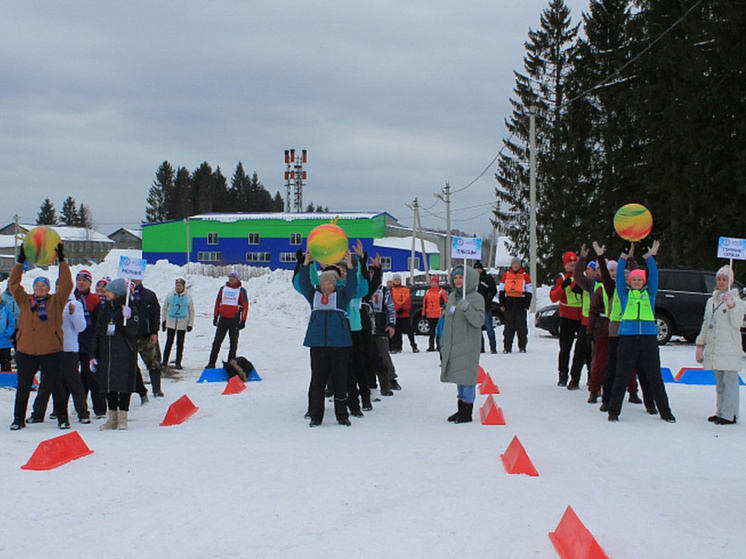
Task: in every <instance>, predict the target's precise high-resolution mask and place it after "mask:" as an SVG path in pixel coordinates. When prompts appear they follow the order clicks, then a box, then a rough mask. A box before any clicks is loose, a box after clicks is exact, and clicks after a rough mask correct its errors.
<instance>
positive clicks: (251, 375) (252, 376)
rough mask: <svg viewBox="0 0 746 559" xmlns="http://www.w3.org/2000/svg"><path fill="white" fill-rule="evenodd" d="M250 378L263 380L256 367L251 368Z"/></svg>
mask: <svg viewBox="0 0 746 559" xmlns="http://www.w3.org/2000/svg"><path fill="white" fill-rule="evenodd" d="M248 380H262V378H261V377H260V376H259V373H257V372H256V369H251V372H250V373H249V378H248Z"/></svg>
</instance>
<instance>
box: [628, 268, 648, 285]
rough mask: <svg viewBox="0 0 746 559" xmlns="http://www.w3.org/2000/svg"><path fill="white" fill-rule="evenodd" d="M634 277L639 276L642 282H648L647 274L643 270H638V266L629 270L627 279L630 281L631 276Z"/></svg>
mask: <svg viewBox="0 0 746 559" xmlns="http://www.w3.org/2000/svg"><path fill="white" fill-rule="evenodd" d="M636 277H640V278H642V281H643V283H647V282H648V277H647V275H646V274H645V270H640V269H639V268H638V269H636V270H632V271H631V272H630V273H629V280H630V281H632V278H636Z"/></svg>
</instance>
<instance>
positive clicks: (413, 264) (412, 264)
mask: <svg viewBox="0 0 746 559" xmlns="http://www.w3.org/2000/svg"><path fill="white" fill-rule="evenodd" d="M412 269H415V270H419V269H420V258H419V256H415V257H414V258H411V257H410V258H407V270H412Z"/></svg>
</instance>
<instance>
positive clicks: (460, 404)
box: [448, 400, 464, 423]
mask: <svg viewBox="0 0 746 559" xmlns="http://www.w3.org/2000/svg"><path fill="white" fill-rule="evenodd" d="M463 409H464V403H463V402H462V401H461V400H459V401H458V411H457V412H456V413H454V414H453V415H449V416H448V421H450V422H451V423H454V422H456V421H457V420H458V418H459V417H461V413H462V411H463Z"/></svg>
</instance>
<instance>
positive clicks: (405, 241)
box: [373, 237, 438, 254]
mask: <svg viewBox="0 0 746 559" xmlns="http://www.w3.org/2000/svg"><path fill="white" fill-rule="evenodd" d="M373 246H376V247H382V248H395V249H400V250H409V251H411V250H412V237H382V238H380V239H373ZM425 250H426V251H427V253H428V254H438V245H436V244H435V243H434V242H432V241H425ZM414 251H415V252H422V244H420V239H419V238H418V239H416V241H415V244H414Z"/></svg>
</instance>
